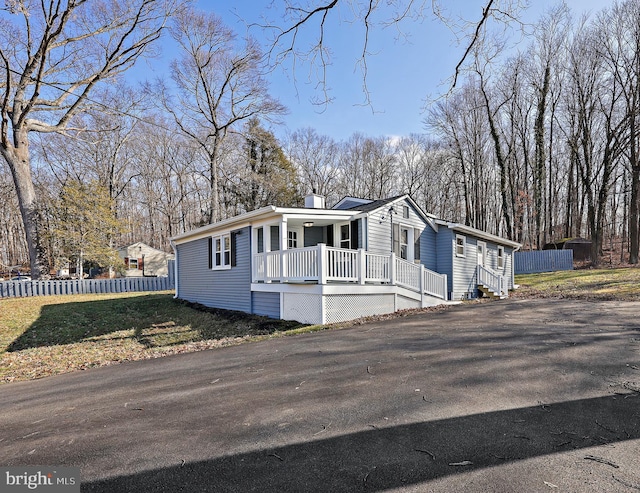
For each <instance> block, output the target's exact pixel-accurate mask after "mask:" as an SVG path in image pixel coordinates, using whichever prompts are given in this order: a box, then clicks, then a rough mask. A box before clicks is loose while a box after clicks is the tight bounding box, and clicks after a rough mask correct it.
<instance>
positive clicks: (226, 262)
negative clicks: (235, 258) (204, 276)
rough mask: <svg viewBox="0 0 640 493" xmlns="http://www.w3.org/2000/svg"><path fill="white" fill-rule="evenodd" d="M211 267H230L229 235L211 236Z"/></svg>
mask: <svg viewBox="0 0 640 493" xmlns="http://www.w3.org/2000/svg"><path fill="white" fill-rule="evenodd" d="M212 260H213V262H212V268H213V269H230V268H231V235H230V234H228V233H227V234H224V235H221V236H214V237H213V259H212Z"/></svg>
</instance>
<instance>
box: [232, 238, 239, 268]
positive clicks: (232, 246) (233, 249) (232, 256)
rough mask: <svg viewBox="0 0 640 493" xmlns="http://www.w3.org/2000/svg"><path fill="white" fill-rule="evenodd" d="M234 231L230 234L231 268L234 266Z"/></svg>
mask: <svg viewBox="0 0 640 493" xmlns="http://www.w3.org/2000/svg"><path fill="white" fill-rule="evenodd" d="M237 234H238V233H237V232H236V231H232V232H231V267H235V266H236V236H237Z"/></svg>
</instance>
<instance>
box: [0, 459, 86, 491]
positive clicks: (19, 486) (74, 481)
mask: <svg viewBox="0 0 640 493" xmlns="http://www.w3.org/2000/svg"><path fill="white" fill-rule="evenodd" d="M0 491H2V492H3V493H5V492H6V493H22V492H30V491H37V492H46V493H80V468H78V467H58V466H25V467H20V466H14V467H0Z"/></svg>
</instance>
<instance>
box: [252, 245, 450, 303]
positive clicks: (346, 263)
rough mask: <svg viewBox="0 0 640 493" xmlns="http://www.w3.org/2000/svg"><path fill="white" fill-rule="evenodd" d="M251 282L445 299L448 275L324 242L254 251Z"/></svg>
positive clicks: (403, 261) (421, 266) (393, 256)
mask: <svg viewBox="0 0 640 493" xmlns="http://www.w3.org/2000/svg"><path fill="white" fill-rule="evenodd" d="M252 267H253V269H252V283H254V284H256V283H288V284H291V283H293V284H305V283H311V284H322V285H326V284H331V283H348V284H351V285H352V286H353V290H354V292H357V286H364V285H378V286H383V285H392V286H400V287H402V288H405V289H407V290H410V291H413V292H415V293H419V294H426V295H429V296H432V297H436V298H439V299H442V300H447V298H448V297H447V276H446V275H444V274H438V273H437V272H433V271H430V270H428V269H426V268H425V267H424V266H423V265H421V264H416V263H412V262H408V261H406V260H403V259H400V258H397V257H396V255H395V254H394V253H390V254H388V255H380V254H373V253H369V252H367V251H365V250H364V249H358V250H349V249H344V248H335V247H329V246H327V245H325V244H324V243H320V244H318V245H315V246H312V247H306V248H295V249H291V250H280V251H275V252H263V253H257V254H255V255H254V256H253V262H252Z"/></svg>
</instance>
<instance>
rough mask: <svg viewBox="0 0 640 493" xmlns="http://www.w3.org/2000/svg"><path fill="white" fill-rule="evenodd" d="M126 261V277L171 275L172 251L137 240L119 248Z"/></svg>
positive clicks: (119, 253) (123, 259)
mask: <svg viewBox="0 0 640 493" xmlns="http://www.w3.org/2000/svg"><path fill="white" fill-rule="evenodd" d="M118 255H120V258H121V259H122V261H123V262H124V268H125V270H124V276H125V277H157V276H167V275H169V267H168V264H169V261H170V260H174V258H175V256H174V255H173V254H172V253H167V252H163V251H162V250H158V249H156V248H153V247H150V246H149V245H147V244H145V243H142V242H137V243H133V244H132V245H127V246H123V247H121V248H119V249H118Z"/></svg>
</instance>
